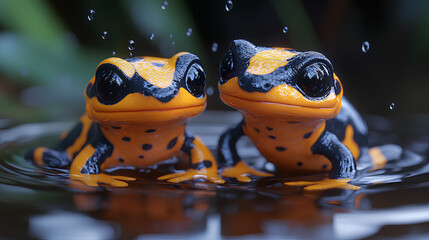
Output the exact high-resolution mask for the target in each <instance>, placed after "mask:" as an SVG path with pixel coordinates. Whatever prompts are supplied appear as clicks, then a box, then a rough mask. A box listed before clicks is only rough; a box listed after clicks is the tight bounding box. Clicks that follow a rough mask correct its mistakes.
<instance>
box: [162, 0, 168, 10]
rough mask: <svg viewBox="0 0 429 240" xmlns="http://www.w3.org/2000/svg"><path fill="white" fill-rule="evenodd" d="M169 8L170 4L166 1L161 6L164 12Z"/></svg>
mask: <svg viewBox="0 0 429 240" xmlns="http://www.w3.org/2000/svg"><path fill="white" fill-rule="evenodd" d="M167 7H168V2H167V1H164V2H163V3H162V5H161V9H162V10H165V9H167Z"/></svg>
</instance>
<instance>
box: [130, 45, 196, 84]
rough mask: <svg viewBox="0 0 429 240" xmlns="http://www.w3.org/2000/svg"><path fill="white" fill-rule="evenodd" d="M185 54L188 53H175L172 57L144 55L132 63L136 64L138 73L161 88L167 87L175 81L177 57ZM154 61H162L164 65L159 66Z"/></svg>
mask: <svg viewBox="0 0 429 240" xmlns="http://www.w3.org/2000/svg"><path fill="white" fill-rule="evenodd" d="M185 54H188V53H186V52H181V53H178V54H176V55H174V56H173V57H171V58H170V59H167V58H156V57H144V58H143V59H142V60H141V61H138V62H134V63H132V64H133V65H134V67H135V69H136V71H137V73H138V74H139V75H140V76H141V77H142V78H144V79H145V80H146V81H148V82H150V83H152V84H153V85H155V86H157V87H159V88H166V87H169V86H170V85H171V83H172V82H173V77H174V72H175V70H176V61H177V58H178V57H180V56H182V55H185ZM152 63H160V64H163V66H162V67H157V66H154V65H153V64H152Z"/></svg>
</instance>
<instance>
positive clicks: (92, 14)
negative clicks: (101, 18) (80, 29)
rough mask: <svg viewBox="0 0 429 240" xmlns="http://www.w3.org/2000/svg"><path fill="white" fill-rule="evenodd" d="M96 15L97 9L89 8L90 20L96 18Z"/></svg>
mask: <svg viewBox="0 0 429 240" xmlns="http://www.w3.org/2000/svg"><path fill="white" fill-rule="evenodd" d="M94 16H95V11H94V10H93V9H91V10H89V13H88V20H89V21H92V20H94Z"/></svg>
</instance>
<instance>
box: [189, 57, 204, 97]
mask: <svg viewBox="0 0 429 240" xmlns="http://www.w3.org/2000/svg"><path fill="white" fill-rule="evenodd" d="M205 86H206V74H205V73H204V70H203V68H202V67H201V65H199V64H194V65H192V66H191V67H190V68H189V70H188V72H187V74H186V87H187V88H188V90H189V92H190V93H191V94H192V95H194V96H195V97H197V98H202V97H204V88H205Z"/></svg>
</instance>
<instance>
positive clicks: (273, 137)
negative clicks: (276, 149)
mask: <svg viewBox="0 0 429 240" xmlns="http://www.w3.org/2000/svg"><path fill="white" fill-rule="evenodd" d="M268 137H269V138H271V139H276V137H275V136H272V135H270V136H268Z"/></svg>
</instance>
